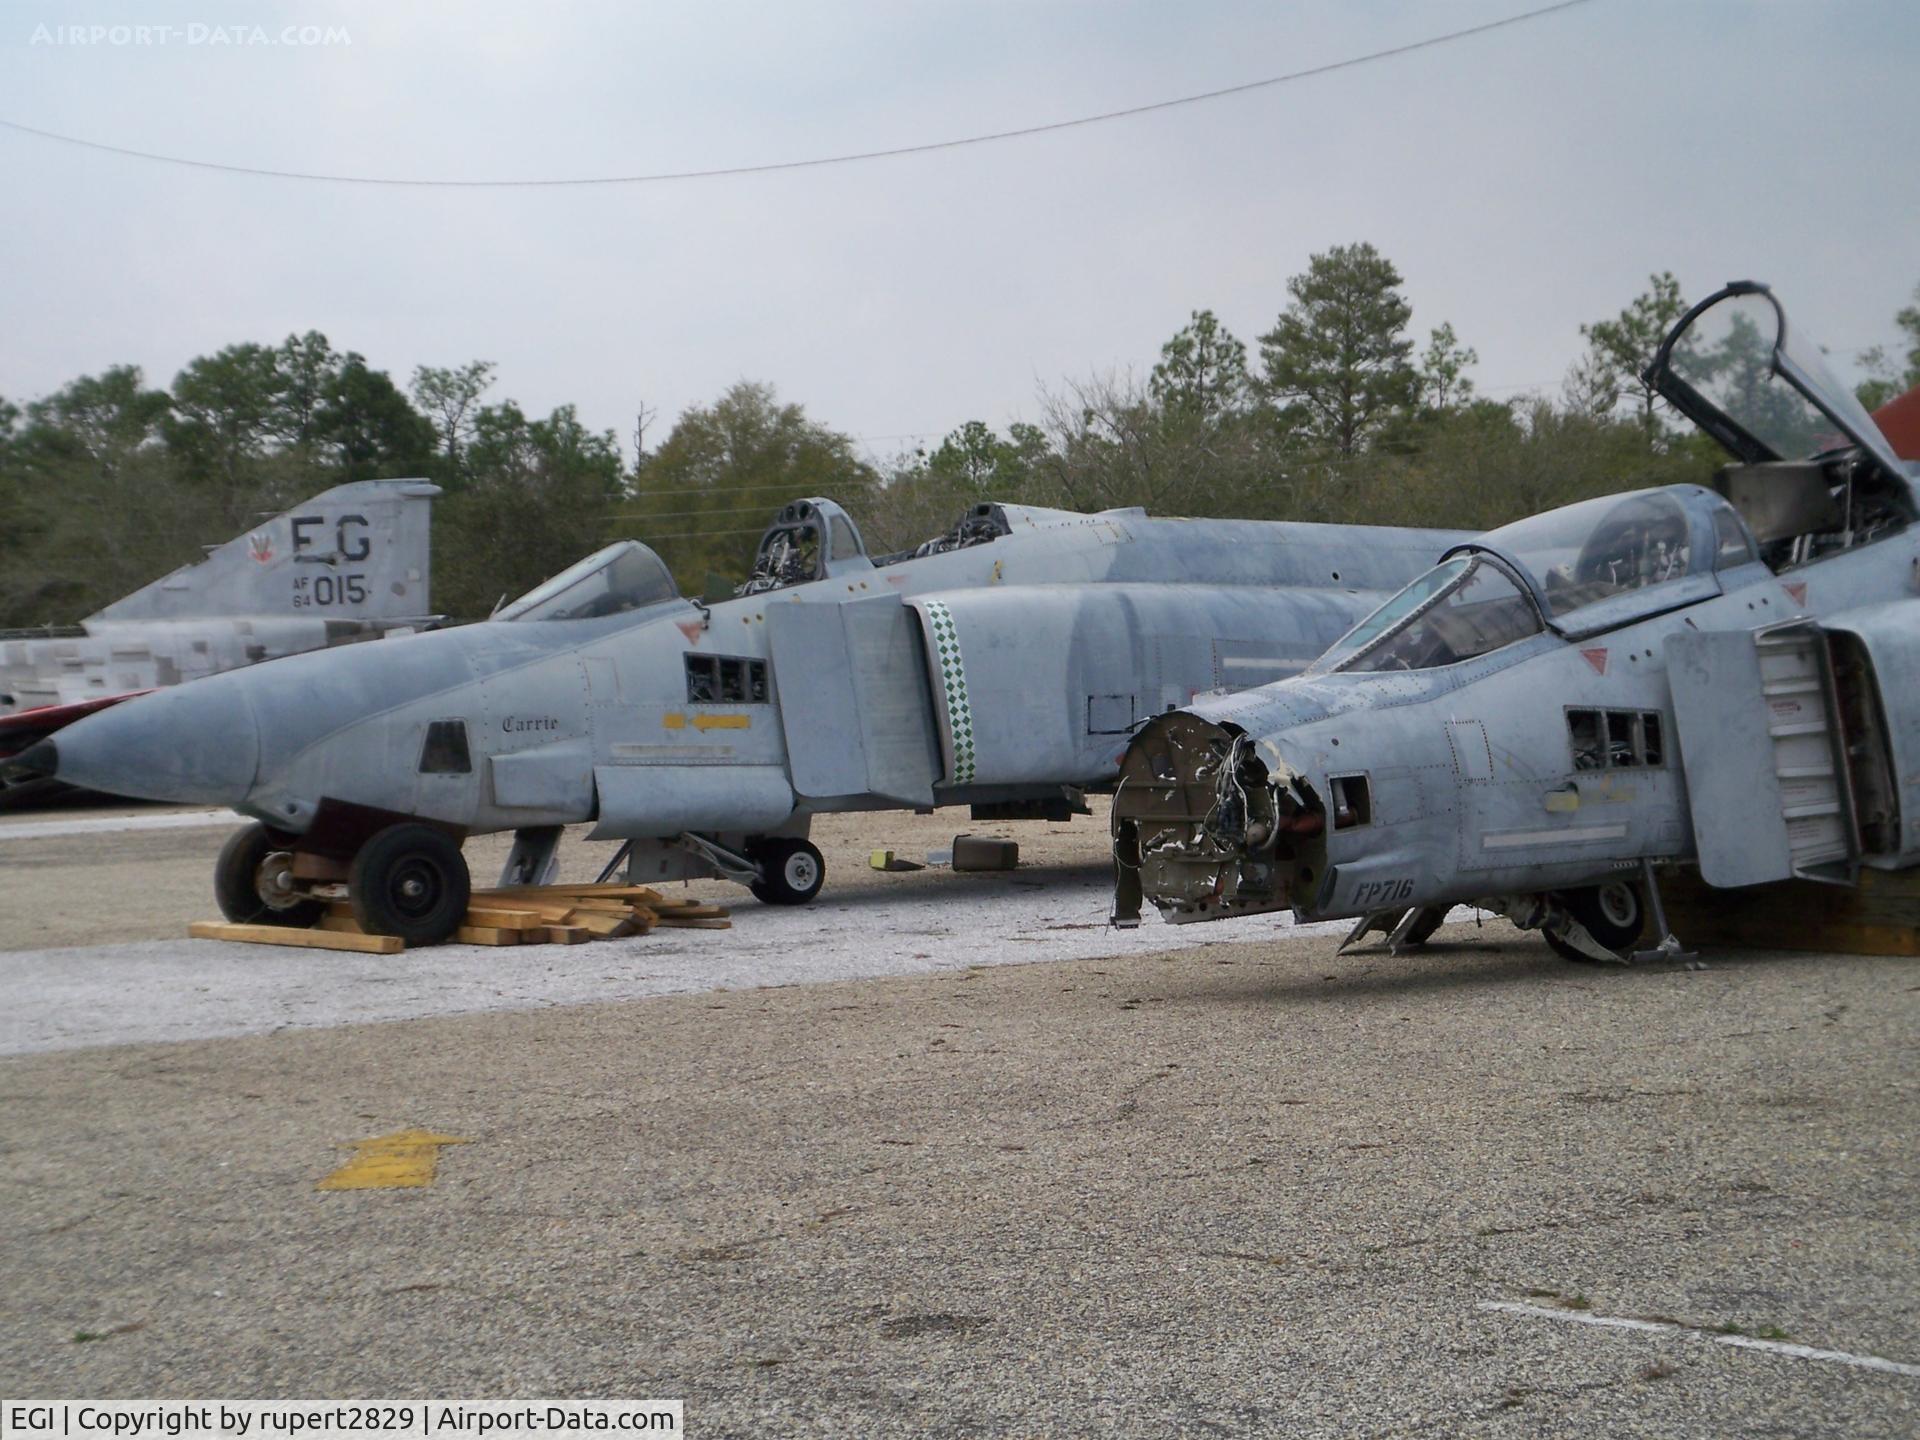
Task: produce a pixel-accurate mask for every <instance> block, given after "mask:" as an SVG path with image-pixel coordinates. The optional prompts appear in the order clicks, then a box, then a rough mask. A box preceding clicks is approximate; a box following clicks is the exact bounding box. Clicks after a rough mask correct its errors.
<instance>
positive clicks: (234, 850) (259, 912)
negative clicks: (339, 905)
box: [213, 821, 327, 929]
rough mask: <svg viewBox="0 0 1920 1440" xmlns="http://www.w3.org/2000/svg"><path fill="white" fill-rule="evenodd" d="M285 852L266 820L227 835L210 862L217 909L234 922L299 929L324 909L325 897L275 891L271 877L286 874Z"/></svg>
mask: <svg viewBox="0 0 1920 1440" xmlns="http://www.w3.org/2000/svg"><path fill="white" fill-rule="evenodd" d="M289 863H290V852H289V850H288V849H287V846H286V845H285V843H284V842H282V841H281V840H279V839H278V838H276V837H275V835H274V833H273V832H272V831H271V830H269V829H267V827H266V826H264V825H262V824H260V823H259V822H258V821H255V822H254V823H253V824H251V825H246V826H242V827H241V828H240V829H238V830H236V831H234V832H233V834H231V835H229V836H228V837H227V843H226V844H225V845H222V846H221V847H220V858H219V859H218V860H216V861H214V862H213V898H214V899H215V900H216V901H218V902H219V905H220V913H221V914H222V915H224V916H226V917H227V919H229V920H231V921H233V922H234V923H235V924H237V925H287V926H291V927H293V928H296V929H303V928H305V927H306V926H309V925H311V924H313V922H314V921H316V920H318V919H319V918H320V917H321V916H322V915H323V914H325V913H326V909H327V905H326V902H325V901H324V900H313V899H294V898H291V897H289V896H287V895H284V894H277V893H276V891H275V888H274V885H273V877H274V876H276V875H285V873H286V866H287V865H288V864H289Z"/></svg>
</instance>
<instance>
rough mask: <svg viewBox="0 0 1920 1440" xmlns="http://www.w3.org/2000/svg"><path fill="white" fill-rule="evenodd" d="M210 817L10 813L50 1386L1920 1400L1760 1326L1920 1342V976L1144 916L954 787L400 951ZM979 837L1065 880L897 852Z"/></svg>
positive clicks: (29, 1317) (1918, 1349)
mask: <svg viewBox="0 0 1920 1440" xmlns="http://www.w3.org/2000/svg"><path fill="white" fill-rule="evenodd" d="M161 817H165V818H161ZM73 819H97V820H102V821H110V822H111V821H117V820H120V819H127V820H130V821H131V822H132V823H134V824H135V825H136V826H137V827H138V828H135V829H131V830H125V831H119V830H113V829H108V828H103V827H101V826H97V825H88V826H86V827H84V828H82V829H79V830H75V829H73V828H72V827H71V825H70V824H67V823H66V822H68V821H70V820H73ZM156 821H157V823H156ZM206 821H207V817H202V818H201V820H200V821H195V820H194V819H193V818H192V817H191V816H183V815H181V814H179V813H178V812H165V811H159V810H155V809H147V810H142V811H137V812H128V813H126V814H125V815H123V814H122V812H118V811H93V812H78V813H77V814H76V813H75V812H61V813H59V814H58V815H48V816H33V817H20V816H16V817H12V819H11V821H10V822H9V823H16V824H39V825H42V826H43V827H44V826H49V825H51V826H52V827H53V828H52V829H51V830H49V829H46V828H42V829H40V830H37V831H33V832H24V831H16V832H15V834H14V836H13V837H12V838H7V835H6V826H4V825H0V947H5V946H11V947H13V948H14V949H15V951H16V952H17V953H14V954H12V955H9V956H6V957H4V959H0V1023H4V1025H5V1026H6V1027H7V1028H6V1030H5V1032H4V1033H5V1036H6V1037H7V1038H8V1040H9V1042H10V1043H14V1045H15V1048H21V1049H29V1048H41V1049H44V1048H45V1047H46V1046H49V1045H52V1046H66V1047H75V1046H78V1047H82V1048H68V1049H65V1050H64V1051H63V1052H60V1053H54V1052H53V1051H51V1050H48V1051H47V1053H38V1054H22V1055H17V1056H15V1057H14V1058H11V1059H7V1060H0V1116H4V1126H3V1127H0V1153H3V1154H4V1158H5V1164H4V1166H0V1395H5V1396H7V1397H9V1398H13V1397H26V1396H44V1397H71V1396H79V1395H88V1396H101V1397H107V1396H123V1397H136V1396H161V1397H192V1398H207V1397H210V1396H216V1395H225V1396H231V1397H238V1398H244V1397H262V1398H265V1397H289V1396H299V1395H305V1396H315V1397H321V1398H336V1397H338V1398H347V1397H385V1396H402V1395H412V1396H418V1395H422V1394H428V1393H432V1394H439V1395H449V1396H464V1397H475V1398H478V1397H493V1396H502V1397H504V1396H568V1395H580V1396H590V1395H619V1396H653V1397H675V1396H678V1397H683V1398H685V1399H686V1401H687V1414H688V1422H689V1432H690V1433H693V1434H698V1435H709V1436H725V1435H741V1436H746V1435H766V1434H782V1435H861V1436H870V1435H895V1434H898V1435H951V1436H972V1435H1002V1434H1036V1435H1039V1434H1044V1435H1078V1434H1086V1435H1094V1434H1100V1435H1107V1434H1123V1435H1133V1434H1137V1435H1143V1436H1145V1435H1155V1436H1158V1435H1165V1434H1235V1435H1241V1434H1244V1435H1273V1434H1287V1435H1295V1434H1298V1435H1342V1436H1345V1435H1375V1434H1378V1435H1388V1434H1392V1435H1402V1434H1446V1435H1452V1434H1473V1435H1514V1436H1520V1435H1529V1436H1530V1435H1536V1434H1541V1433H1574V1432H1587V1433H1598V1434H1607V1435H1649V1436H1652V1435H1659V1436H1669V1435H1683V1434H1684V1435H1695V1434H1698V1435H1720V1434H1741V1435H1836V1436H1838V1435H1848V1436H1853V1435H1887V1436H1906V1435H1912V1434H1914V1433H1916V1431H1917V1430H1920V1418H1917V1416H1916V1409H1920V1376H1913V1375H1908V1374H1888V1373H1882V1372H1876V1371H1873V1370H1865V1369H1859V1368H1854V1367H1851V1366H1848V1365H1845V1364H1838V1363H1829V1362H1821V1361H1815V1360H1809V1359H1805V1358H1796V1357H1793V1356H1789V1355H1783V1354H1779V1353H1771V1352H1760V1351H1753V1350H1742V1349H1734V1348H1730V1347H1728V1346H1726V1345H1724V1344H1720V1343H1716V1342H1715V1341H1714V1340H1713V1339H1712V1338H1710V1336H1711V1335H1712V1334H1713V1333H1715V1332H1717V1331H1719V1330H1723V1329H1729V1328H1731V1329H1734V1330H1737V1331H1740V1332H1744V1333H1745V1334H1746V1335H1749V1336H1771V1337H1775V1338H1776V1339H1777V1340H1779V1341H1780V1342H1781V1343H1798V1344H1801V1345H1806V1346H1813V1347H1819V1348H1822V1349H1826V1350H1833V1351H1841V1352H1848V1353H1850V1354H1853V1355H1856V1356H1865V1357H1879V1358H1882V1359H1886V1360H1891V1361H1894V1362H1898V1363H1901V1364H1905V1365H1913V1364H1920V1306H1917V1305H1916V1303H1915V1302H1916V1298H1917V1297H1920V1285H1917V1284H1916V1282H1917V1281H1920V1256H1916V1249H1915V1241H1914V1238H1913V1237H1914V1232H1913V1225H1912V1215H1911V1212H1912V1205H1913V1196H1914V1194H1915V1182H1916V1179H1917V1178H1920V1146H1917V1145H1916V1141H1915V1136H1914V1130H1915V1126H1914V1119H1915V1109H1914V1099H1915V1092H1916V1084H1920V1078H1917V1077H1916V1073H1915V1061H1914V1058H1913V1046H1912V1036H1913V1033H1914V1030H1915V1022H1916V1019H1920V1015H1917V1014H1916V1011H1917V1010H1920V1000H1916V998H1915V997H1916V994H1920V984H1917V983H1914V982H1915V979H1916V977H1915V975H1914V972H1913V969H1912V966H1911V964H1910V963H1909V962H1904V961H1897V960H1875V959H1857V958H1835V957H1824V956H1805V955H1770V956H1760V955H1715V956H1711V957H1710V959H1711V961H1712V968H1710V969H1708V970H1706V971H1702V972H1688V971H1684V970H1680V969H1674V968H1669V967H1661V966H1656V967H1649V968H1644V969H1636V970H1612V969H1600V968H1589V967H1583V966H1569V965H1566V964H1564V963H1562V962H1561V961H1559V960H1557V959H1555V958H1553V957H1552V956H1551V955H1550V954H1549V953H1548V952H1547V951H1546V949H1545V947H1544V946H1542V945H1541V944H1540V943H1539V942H1538V941H1537V940H1534V939H1531V938H1527V937H1521V936H1518V935H1516V934H1515V933H1514V932H1513V931H1512V930H1511V929H1508V928H1506V927H1504V926H1488V927H1487V928H1486V929H1484V930H1479V929H1475V928H1473V927H1470V926H1455V927H1449V928H1448V929H1446V930H1443V931H1442V932H1441V937H1440V939H1441V942H1442V943H1440V944H1438V945H1436V946H1434V947H1432V948H1431V949H1430V950H1429V951H1428V952H1426V953H1425V954H1422V955H1418V956H1408V957H1401V958H1399V959H1394V958H1390V957H1386V956H1384V955H1381V954H1378V953H1372V954H1364V955H1360V956H1349V957H1346V958H1344V959H1339V960H1336V959H1335V958H1334V957H1333V948H1334V944H1335V937H1333V936H1331V935H1327V934H1314V935H1304V934H1299V933H1295V934H1292V935H1289V934H1288V933H1287V932H1285V931H1284V930H1282V929H1280V928H1279V927H1277V926H1275V925H1274V924H1273V923H1272V922H1271V921H1266V920H1252V921H1242V922H1236V925H1235V926H1199V927H1183V928H1180V929H1171V930H1170V929H1165V928H1161V927H1156V926H1152V925H1151V924H1150V925H1149V926H1147V927H1143V929H1142V930H1140V931H1137V932H1133V934H1132V935H1129V936H1120V937H1116V936H1113V935H1111V934H1110V933H1109V932H1107V931H1105V930H1104V929H1103V928H1101V927H1100V926H1099V924H1098V922H1099V919H1100V918H1101V917H1102V916H1103V915H1104V911H1105V905H1106V894H1105V885H1104V878H1103V875H1102V871H1101V868H1100V864H1099V861H1100V858H1101V857H1102V856H1103V854H1104V827H1103V826H1102V825H1100V824H1099V823H1098V822H1097V821H1094V822H1089V821H1084V820H1083V821H1081V822H1079V823H1078V824H1077V825H1075V826H1072V827H1060V826H1042V825H1022V826H999V827H995V826H971V825H969V824H968V823H967V822H966V821H965V820H964V818H963V817H962V814H961V813H960V812H946V813H943V814H941V815H936V816H932V817H913V816H865V817H834V818H831V819H829V820H827V821H825V822H823V824H822V826H821V828H820V832H819V835H818V837H817V838H818V839H819V840H820V842H821V843H822V846H823V848H824V849H825V850H826V851H827V854H828V860H829V866H830V874H829V881H828V884H829V889H828V892H827V894H826V895H825V896H824V897H823V900H824V902H825V903H823V904H822V905H821V906H819V907H818V908H815V909H813V910H811V911H802V912H797V913H796V912H776V911H772V910H766V909H762V908H761V907H758V906H756V905H754V904H753V903H752V902H751V901H749V900H746V899H745V897H744V896H742V895H741V892H739V891H738V890H735V889H733V888H732V887H727V886H723V885H717V884H710V885H702V886H696V887H693V888H694V890H695V893H707V894H713V895H716V896H723V897H726V898H730V899H733V900H735V901H737V902H739V903H740V908H739V911H738V916H739V921H740V923H739V924H738V926H737V928H736V929H735V930H733V931H728V932H691V933H689V934H680V935H674V936H671V937H667V936H660V937H646V938H645V939H643V940H637V941H633V942H624V943H621V942H615V943H612V944H604V945H594V946H580V947H538V948H534V949H523V950H518V951H497V950H496V951H475V950H472V949H469V948H467V947H447V948H445V949H443V950H440V951H435V952H422V953H420V954H416V955H409V956H406V957H398V958H404V959H405V960H406V961H407V962H408V963H407V964H406V965H405V966H404V967H397V966H396V965H395V964H394V962H393V961H387V962H384V963H383V964H369V963H367V962H365V961H363V960H358V959H355V960H345V959H343V958H342V957H335V956H325V957H306V956H302V955H300V954H299V952H282V951H277V950H275V951H267V950H259V949H255V948H253V947H241V946H196V945H190V944H188V943H187V942H183V941H180V940H179V939H177V937H178V935H179V933H180V930H181V929H182V928H183V927H184V925H185V923H186V921H187V920H189V919H191V918H195V917H197V916H200V915H203V914H206V913H207V912H208V910H209V909H210V906H209V903H208V886H207V873H208V867H209V866H210V864H211V860H212V856H213V853H214V851H215V850H217V848H218V845H219V843H220V840H221V838H222V837H223V834H224V830H223V828H222V824H223V822H220V821H218V818H217V817H214V819H213V823H211V824H208V823H206ZM964 829H973V830H976V831H982V832H987V833H1001V834H1010V835H1013V836H1015V837H1017V838H1019V839H1020V840H1021V842H1022V846H1023V852H1024V856H1025V858H1026V859H1027V860H1028V861H1029V862H1031V865H1030V868H1024V869H1023V870H1022V871H1021V872H1018V873H1016V874H1014V875H1011V876H997V877H981V876H964V875H953V874H951V873H949V872H944V871H924V872H919V873H917V874H912V875H882V874H877V873H875V872H872V871H870V870H867V869H865V868H864V860H865V853H866V851H867V850H868V849H870V848H873V847H875V846H891V847H892V848H894V849H896V850H899V851H902V852H903V853H906V854H909V855H913V854H917V853H918V852H919V851H920V850H924V849H926V848H930V847H932V846H935V845H940V844H944V843H946V841H947V840H949V839H950V838H951V836H952V834H953V833H954V832H955V831H956V830H964ZM504 849H505V845H504V841H501V840H489V841H480V842H476V843H475V845H474V846H472V847H471V853H472V855H473V857H474V864H475V868H476V870H477V871H479V872H480V873H481V874H482V875H485V874H487V873H488V871H489V868H490V867H491V866H493V865H495V864H497V863H498V861H499V859H500V858H501V857H502V855H503V854H504ZM565 853H566V856H567V866H568V873H569V875H570V876H580V875H583V874H590V873H591V872H592V871H593V870H594V869H595V868H597V866H598V864H600V863H601V862H602V859H603V857H604V854H605V853H606V851H605V848H604V847H588V846H584V845H580V844H577V843H576V844H572V845H570V846H569V847H568V850H567V851H566V852H565ZM1083 911H1084V912H1086V913H1085V915H1084V916H1083V915H1082V913H1081V912H1083ZM656 941H657V942H659V943H655V942H656ZM127 942H134V943H127ZM1175 944H1181V945H1186V946H1188V947H1189V948H1186V949H1181V950H1177V951H1176V950H1170V949H1167V948H1166V947H1169V946H1173V945H1175ZM24 946H31V947H33V948H32V950H31V951H27V950H24V949H22V947H24ZM1122 949H1126V950H1127V951H1128V953H1124V954H1118V955H1116V954H1114V953H1112V952H1113V951H1115V950H1122ZM1061 955H1071V956H1075V957H1078V958H1072V959H1053V958H1047V959H1046V962H1045V963H1019V962H1023V961H1026V962H1033V961H1036V960H1038V959H1041V958H1042V957H1054V956H1061ZM268 957H270V958H268ZM589 957H590V958H591V959H592V961H593V962H594V963H592V964H591V965H587V964H584V963H583V962H584V960H586V959H587V958H589ZM570 967H571V968H570ZM915 970H918V971H925V972H929V973H918V974H913V973H899V972H902V971H915ZM836 976H866V977H882V978H834V977H836ZM794 980H808V981H811V982H814V983H807V984H791V983H786V982H789V981H794ZM635 987H638V988H637V989H636V988H635ZM649 987H651V988H652V989H656V990H657V989H666V990H680V991H690V992H695V993H681V994H653V995H651V996H649V997H647V998H631V997H633V996H635V995H644V994H645V992H646V991H647V990H648V989H649ZM727 987H734V988H727ZM741 987H752V988H741ZM594 1002H598V1003H594ZM608 1002H612V1003H608ZM499 1006H506V1007H520V1008H506V1009H500V1008H495V1007H499ZM531 1007H537V1008H531ZM450 1011H484V1012H486V1013H429V1012H450ZM398 1016H413V1017H416V1018H392V1017H398ZM373 1017H388V1023H377V1024H369V1023H343V1022H346V1021H352V1020H359V1019H367V1018H373ZM143 1025H149V1026H159V1027H160V1028H159V1030H158V1031H157V1032H151V1031H143V1030H142V1029H141V1028H140V1027H141V1026H143ZM269 1026H280V1027H283V1028H280V1029H278V1030H277V1031H275V1033H255V1034H246V1035H240V1036H237V1037H231V1038H212V1039H204V1038H200V1039H184V1040H179V1041H177V1042H176V1043H169V1044H129V1043H124V1042H125V1041H126V1040H128V1039H129V1038H131V1037H133V1036H136V1035H140V1034H146V1033H161V1034H168V1035H221V1034H228V1033H229V1032H232V1031H235V1030H240V1031H249V1030H251V1031H260V1030H263V1029H267V1028H269ZM169 1027H171V1028H169ZM300 1027H309V1028H300ZM23 1035H26V1036H27V1037H28V1040H26V1041H23V1040H22V1039H21V1037H22V1036H23ZM33 1037H38V1038H37V1039H36V1038H33ZM29 1041H30V1042H31V1043H29ZM411 1126H419V1127H423V1128H428V1129H433V1130H437V1131H441V1132H444V1133H448V1134H453V1135H458V1136H462V1137H465V1138H466V1139H468V1140H469V1141H470V1142H471V1143H469V1144H467V1145H463V1146H458V1147H450V1148H448V1149H447V1150H445V1151H443V1152H442V1158H441V1164H440V1176H439V1179H438V1181H437V1183H436V1184H435V1185H434V1186H433V1187H432V1188H430V1189H426V1190H415V1191H400V1192H320V1191H317V1190H315V1188H314V1183H315V1181H317V1180H318V1179H319V1178H320V1177H321V1176H323V1175H325V1174H326V1173H327V1172H328V1171H329V1170H330V1169H332V1168H333V1167H334V1166H335V1165H336V1164H338V1163H339V1161H340V1160H341V1159H342V1158H343V1155H344V1153H345V1152H344V1151H343V1150H342V1148H341V1147H342V1146H344V1145H346V1144H348V1143H349V1142H352V1141H355V1140H359V1139H364V1138H368V1137H371V1136H376V1135H381V1134H385V1133H387V1132H390V1131H392V1130H395V1129H399V1128H402V1127H411ZM1490 1301H1497V1302H1511V1303H1520V1304H1525V1305H1529V1306H1533V1307H1536V1308H1538V1309H1541V1310H1544V1311H1546V1312H1548V1314H1549V1315H1575V1314H1578V1315H1598V1316H1603V1317H1642V1318H1647V1317H1660V1318H1666V1319H1670V1320H1674V1321H1678V1322H1681V1323H1683V1324H1684V1325H1686V1326H1689V1327H1693V1328H1691V1329H1688V1330H1685V1331H1680V1332H1662V1333H1658V1334H1645V1333H1634V1332H1627V1331H1621V1330H1611V1329H1599V1328H1593V1327H1589V1326H1582V1325H1575V1324H1568V1323H1559V1322H1556V1321H1555V1320H1553V1319H1551V1318H1542V1317H1540V1316H1537V1315H1533V1314H1519V1313H1512V1312H1504V1311H1489V1310H1486V1309H1484V1308H1482V1307H1483V1306H1484V1305H1485V1304H1486V1303H1487V1302H1490ZM83 1337H85V1338H83Z"/></svg>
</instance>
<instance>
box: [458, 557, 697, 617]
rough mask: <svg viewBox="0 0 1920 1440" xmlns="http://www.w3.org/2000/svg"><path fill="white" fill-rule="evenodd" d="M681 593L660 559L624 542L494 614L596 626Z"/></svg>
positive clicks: (570, 569) (543, 584)
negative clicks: (610, 617)
mask: <svg viewBox="0 0 1920 1440" xmlns="http://www.w3.org/2000/svg"><path fill="white" fill-rule="evenodd" d="M679 593H680V591H679V588H678V587H677V586H675V584H674V583H673V576H672V574H671V573H669V571H668V570H667V567H666V566H665V565H663V564H661V563H660V557H659V556H658V555H656V554H654V553H653V551H651V550H649V549H648V548H647V547H646V546H644V545H642V544H641V543H640V542H639V541H638V540H622V541H620V542H618V543H617V544H614V545H609V546H607V548H606V549H604V550H597V551H595V552H594V553H593V554H591V555H589V556H587V558H586V559H584V560H581V561H578V562H576V563H575V564H572V565H569V566H568V567H567V568H566V569H565V570H562V571H561V572H560V573H559V574H558V575H556V576H554V577H553V578H552V579H551V580H547V581H545V582H543V583H541V584H539V585H536V586H534V588H533V589H531V590H529V591H528V592H527V593H526V594H524V595H522V596H521V597H520V598H519V599H518V600H515V601H513V602H512V603H511V604H507V605H503V606H501V607H500V609H498V610H496V611H495V612H494V615H493V618H494V619H495V620H591V619H597V618H598V617H600V616H603V615H619V614H621V613H623V612H625V611H628V610H638V609H639V608H640V607H641V606H643V605H652V604H656V603H657V602H659V601H661V600H672V599H674V598H675V597H676V596H678V595H679Z"/></svg>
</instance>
